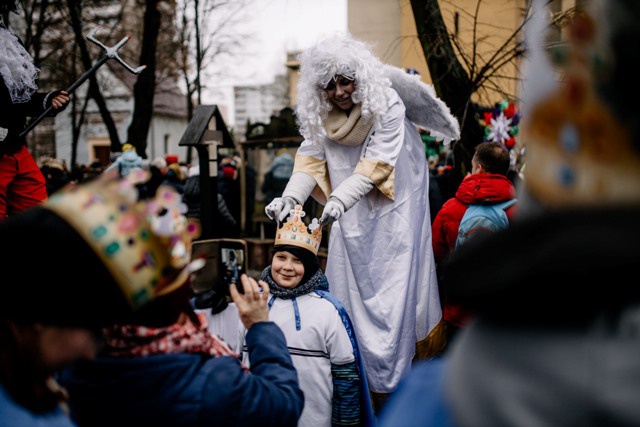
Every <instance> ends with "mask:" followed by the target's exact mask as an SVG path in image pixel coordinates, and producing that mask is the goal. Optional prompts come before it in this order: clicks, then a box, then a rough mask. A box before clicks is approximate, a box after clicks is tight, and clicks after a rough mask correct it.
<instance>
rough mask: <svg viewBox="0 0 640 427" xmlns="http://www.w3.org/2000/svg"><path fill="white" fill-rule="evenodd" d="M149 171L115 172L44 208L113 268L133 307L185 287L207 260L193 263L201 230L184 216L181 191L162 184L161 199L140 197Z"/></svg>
mask: <svg viewBox="0 0 640 427" xmlns="http://www.w3.org/2000/svg"><path fill="white" fill-rule="evenodd" d="M148 176H149V173H148V172H147V171H144V170H141V169H140V170H135V171H134V172H132V173H131V174H129V175H128V176H127V178H126V179H122V180H120V179H118V172H117V171H116V170H111V171H107V172H105V173H103V174H102V175H100V176H98V177H97V178H96V179H94V180H93V181H91V182H88V183H83V184H81V185H71V186H67V187H65V188H63V189H62V190H60V191H58V192H56V193H55V194H54V195H52V196H51V198H50V199H49V200H48V201H47V202H45V203H44V204H43V205H42V206H43V207H44V208H46V209H49V210H51V211H53V212H55V213H56V214H57V215H58V216H60V217H61V218H62V219H64V220H65V221H66V222H67V223H69V224H70V225H71V226H72V227H73V228H74V229H75V231H76V232H77V233H78V234H79V235H80V236H81V237H82V238H83V239H84V240H85V242H86V243H87V244H88V246H89V247H91V249H93V251H94V252H95V253H96V255H97V256H98V257H99V258H100V259H101V260H102V262H103V263H104V265H105V266H106V267H107V269H108V270H109V271H110V272H111V274H112V276H113V278H114V279H115V281H116V282H117V283H118V284H119V286H120V289H121V290H122V292H123V293H124V295H125V297H126V298H127V300H128V301H129V304H130V305H131V307H132V308H133V309H136V308H138V307H139V306H141V305H142V304H144V303H146V302H147V301H149V300H151V299H153V298H155V297H156V296H159V295H165V294H167V293H169V292H171V291H173V290H176V289H178V288H180V287H181V286H182V285H183V284H184V283H185V282H186V280H187V279H188V278H189V275H190V274H191V273H192V272H193V271H196V270H198V269H199V268H201V267H202V266H203V264H204V261H203V260H201V259H198V260H195V261H191V255H190V253H191V242H192V240H193V239H194V238H196V237H197V236H198V235H199V233H200V229H199V226H198V225H197V223H193V222H189V220H187V218H186V217H185V216H184V215H182V213H183V212H184V211H185V210H186V209H185V208H186V207H185V206H183V205H184V204H183V203H182V202H181V198H180V195H179V194H178V193H176V192H175V190H173V189H172V188H171V187H167V186H161V187H160V188H159V189H158V191H157V193H156V198H155V199H151V200H149V201H138V192H137V190H136V188H135V184H136V183H140V182H142V181H145V180H146V179H148Z"/></svg>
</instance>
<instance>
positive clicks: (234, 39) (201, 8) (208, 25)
mask: <svg viewBox="0 0 640 427" xmlns="http://www.w3.org/2000/svg"><path fill="white" fill-rule="evenodd" d="M250 2H251V0H184V1H183V2H182V4H181V6H180V8H179V10H178V13H177V16H176V27H177V37H178V40H179V41H178V44H179V50H178V55H177V58H176V61H177V63H178V67H179V68H180V71H181V74H182V78H183V81H184V84H185V87H186V88H187V99H186V102H187V111H188V112H189V118H191V117H192V116H193V111H194V95H195V98H196V102H197V103H198V104H201V103H202V95H203V90H204V89H206V88H207V85H206V81H207V80H209V79H215V78H216V77H219V76H221V75H224V74H225V73H228V71H227V70H225V68H224V66H223V64H224V61H225V60H227V59H230V58H233V57H238V56H240V55H242V51H243V47H244V45H245V43H246V42H247V40H248V39H249V38H250V37H251V36H250V34H248V33H247V32H245V31H243V28H244V26H243V25H242V21H243V19H244V18H245V14H246V11H247V10H248V8H247V6H248V5H249V4H250Z"/></svg>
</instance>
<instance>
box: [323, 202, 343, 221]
mask: <svg viewBox="0 0 640 427" xmlns="http://www.w3.org/2000/svg"><path fill="white" fill-rule="evenodd" d="M343 213H344V205H343V204H342V202H341V201H340V200H338V199H337V198H335V197H331V198H329V201H328V202H327V204H326V205H325V206H324V210H323V211H322V216H320V224H321V225H328V224H331V223H332V222H333V221H337V220H338V218H340V217H341V216H342V214H343Z"/></svg>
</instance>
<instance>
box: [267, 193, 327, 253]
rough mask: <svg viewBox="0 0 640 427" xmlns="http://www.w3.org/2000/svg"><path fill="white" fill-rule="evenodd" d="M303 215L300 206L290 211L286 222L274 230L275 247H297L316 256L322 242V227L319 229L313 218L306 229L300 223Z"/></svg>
mask: <svg viewBox="0 0 640 427" xmlns="http://www.w3.org/2000/svg"><path fill="white" fill-rule="evenodd" d="M305 215H306V214H305V212H304V211H303V210H302V206H300V205H296V206H295V207H294V208H293V209H291V211H290V212H289V216H288V217H287V221H286V222H283V223H282V224H281V225H280V226H279V227H278V229H277V230H276V241H275V245H292V246H298V247H301V248H304V249H307V250H308V251H311V252H312V253H313V254H314V255H318V249H319V248H320V241H321V240H322V227H320V224H319V222H318V219H317V218H314V219H313V220H312V221H311V224H309V226H308V227H307V225H306V224H305V223H304V222H303V221H302V218H303V217H304V216H305ZM307 229H308V230H309V231H310V232H309V231H307Z"/></svg>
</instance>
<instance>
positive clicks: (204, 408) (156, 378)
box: [59, 322, 304, 427]
mask: <svg viewBox="0 0 640 427" xmlns="http://www.w3.org/2000/svg"><path fill="white" fill-rule="evenodd" d="M246 339H247V344H248V348H249V352H250V357H251V359H250V360H251V373H249V372H246V371H243V369H242V367H241V365H240V361H239V360H238V359H237V358H235V357H231V356H224V357H217V358H211V357H207V356H205V355H200V354H189V353H181V354H166V355H153V356H147V357H133V358H125V357H118V358H115V357H100V358H98V359H96V360H94V361H86V362H82V363H81V364H77V365H76V366H73V367H71V368H67V369H65V370H64V371H63V372H61V374H60V377H59V381H60V383H61V384H62V385H63V386H64V387H66V388H67V390H68V391H69V394H70V404H71V410H72V417H73V418H74V420H75V421H76V422H77V423H78V424H79V425H80V426H92V427H97V426H134V425H135V426H143V425H146V426H295V425H296V424H297V422H298V418H299V417H300V414H301V413H302V408H303V405H304V396H303V393H302V391H301V390H300V388H299V387H298V376H297V373H296V370H295V368H294V367H293V363H292V361H291V356H290V355H289V352H288V350H287V344H286V341H285V338H284V335H283V334H282V331H281V330H280V329H279V328H278V326H276V325H275V324H274V323H272V322H261V323H256V324H254V325H253V326H252V327H251V328H250V329H249V331H248V333H247V338H246Z"/></svg>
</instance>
